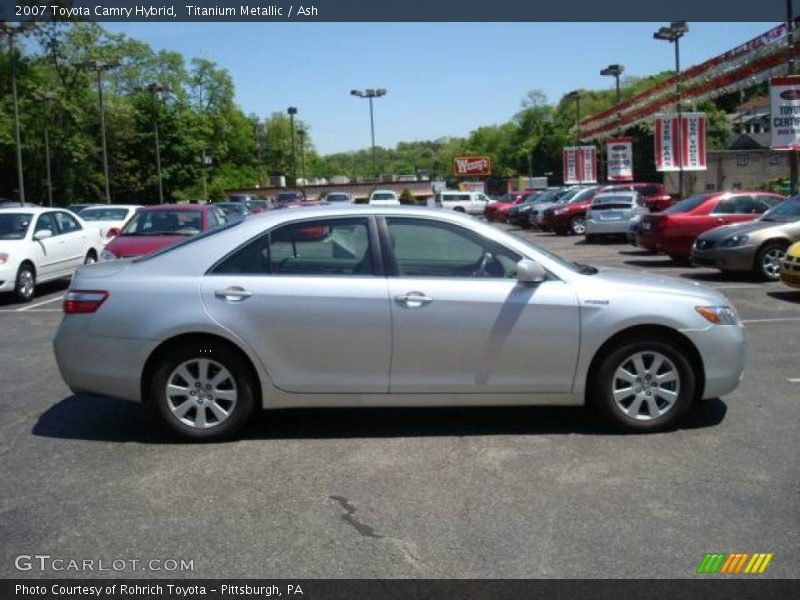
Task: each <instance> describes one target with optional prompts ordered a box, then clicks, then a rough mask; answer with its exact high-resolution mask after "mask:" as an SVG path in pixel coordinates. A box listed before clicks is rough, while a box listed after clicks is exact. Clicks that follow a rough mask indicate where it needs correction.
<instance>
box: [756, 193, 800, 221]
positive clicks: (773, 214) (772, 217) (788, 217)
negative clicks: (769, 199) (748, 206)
mask: <svg viewBox="0 0 800 600" xmlns="http://www.w3.org/2000/svg"><path fill="white" fill-rule="evenodd" d="M798 220H800V196H795V197H794V198H789V199H788V200H784V201H783V202H781V203H780V204H778V205H777V206H775V207H773V208H770V209H769V210H768V211H767V212H765V213H764V214H763V215H761V218H760V219H759V221H783V222H786V223H788V222H791V221H798Z"/></svg>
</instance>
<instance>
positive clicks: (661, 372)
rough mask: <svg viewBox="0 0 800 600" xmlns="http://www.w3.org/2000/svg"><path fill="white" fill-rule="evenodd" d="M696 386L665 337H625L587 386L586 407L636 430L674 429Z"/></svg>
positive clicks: (682, 357) (684, 361) (682, 359)
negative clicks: (587, 399)
mask: <svg viewBox="0 0 800 600" xmlns="http://www.w3.org/2000/svg"><path fill="white" fill-rule="evenodd" d="M656 363H658V364H656ZM637 365H638V366H637ZM654 368H655V372H653V369H654ZM623 373H624V376H623V377H620V375H623ZM648 376H649V377H651V379H649V380H648V379H647V377H648ZM656 377H661V378H663V379H664V380H663V381H662V382H657V381H656ZM637 386H639V387H637ZM696 388H697V382H696V377H695V374H694V371H693V370H692V367H691V365H690V364H689V360H688V359H687V357H686V355H685V354H684V353H683V352H682V351H681V349H680V348H678V347H677V346H676V345H675V344H674V343H673V342H671V341H670V340H669V339H666V338H661V337H650V336H648V337H643V336H640V337H635V338H628V339H626V340H623V341H621V342H620V343H619V344H618V345H617V346H615V347H614V348H612V349H611V351H610V352H608V353H607V354H606V357H605V358H604V359H603V360H602V363H601V364H600V366H599V368H598V369H597V371H596V376H595V380H594V381H592V382H590V385H589V387H588V389H589V390H590V393H591V397H590V402H591V404H592V406H593V407H594V408H596V409H597V410H598V411H599V412H600V413H601V414H602V415H603V416H604V417H605V418H606V419H607V420H609V421H610V422H611V423H612V424H614V425H616V426H617V427H621V428H623V429H627V430H629V431H639V432H647V431H659V430H663V429H667V428H669V427H671V426H673V425H675V424H676V423H677V422H678V421H679V420H680V419H681V417H683V416H684V414H686V411H687V410H688V409H689V407H690V406H691V404H692V401H693V400H694V397H695V392H696ZM628 390H630V392H628ZM637 390H638V393H637ZM615 392H616V395H615Z"/></svg>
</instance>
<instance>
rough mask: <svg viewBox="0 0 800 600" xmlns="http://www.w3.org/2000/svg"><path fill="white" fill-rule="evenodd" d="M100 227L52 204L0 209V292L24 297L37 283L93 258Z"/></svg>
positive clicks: (58, 276)
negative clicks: (48, 205) (41, 206)
mask: <svg viewBox="0 0 800 600" xmlns="http://www.w3.org/2000/svg"><path fill="white" fill-rule="evenodd" d="M102 247H103V239H102V237H101V236H100V230H99V229H98V228H97V227H95V226H93V225H91V224H88V223H86V222H85V221H83V220H82V219H81V218H80V217H78V216H76V215H74V214H73V213H71V212H69V211H67V210H62V209H58V208H38V207H37V208H31V207H21V208H2V209H0V292H13V293H14V295H15V296H16V297H17V300H19V301H20V302H30V301H31V300H32V299H33V295H34V293H35V291H36V285H37V284H38V283H44V282H46V281H52V280H54V279H61V278H63V277H70V276H72V274H73V273H74V272H75V269H77V268H78V267H79V266H81V265H84V264H89V263H93V262H96V261H97V257H98V256H99V254H100V249H101V248H102Z"/></svg>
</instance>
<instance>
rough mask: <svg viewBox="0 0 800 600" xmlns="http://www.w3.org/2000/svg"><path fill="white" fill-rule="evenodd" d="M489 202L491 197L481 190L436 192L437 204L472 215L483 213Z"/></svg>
mask: <svg viewBox="0 0 800 600" xmlns="http://www.w3.org/2000/svg"><path fill="white" fill-rule="evenodd" d="M489 202H491V200H489V197H488V196H487V195H486V194H483V193H481V192H459V191H457V190H444V191H443V192H440V193H438V194H436V205H437V206H441V207H442V208H447V209H450V210H455V211H458V212H464V213H467V214H470V215H482V214H483V211H484V210H485V209H486V205H487V204H489Z"/></svg>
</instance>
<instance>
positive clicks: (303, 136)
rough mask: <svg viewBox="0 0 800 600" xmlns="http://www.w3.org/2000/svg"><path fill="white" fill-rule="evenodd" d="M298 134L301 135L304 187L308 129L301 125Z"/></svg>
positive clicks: (304, 183) (301, 167)
mask: <svg viewBox="0 0 800 600" xmlns="http://www.w3.org/2000/svg"><path fill="white" fill-rule="evenodd" d="M297 135H298V136H300V173H302V175H303V187H305V185H306V130H305V128H304V127H300V128H299V129H298V130H297Z"/></svg>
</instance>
